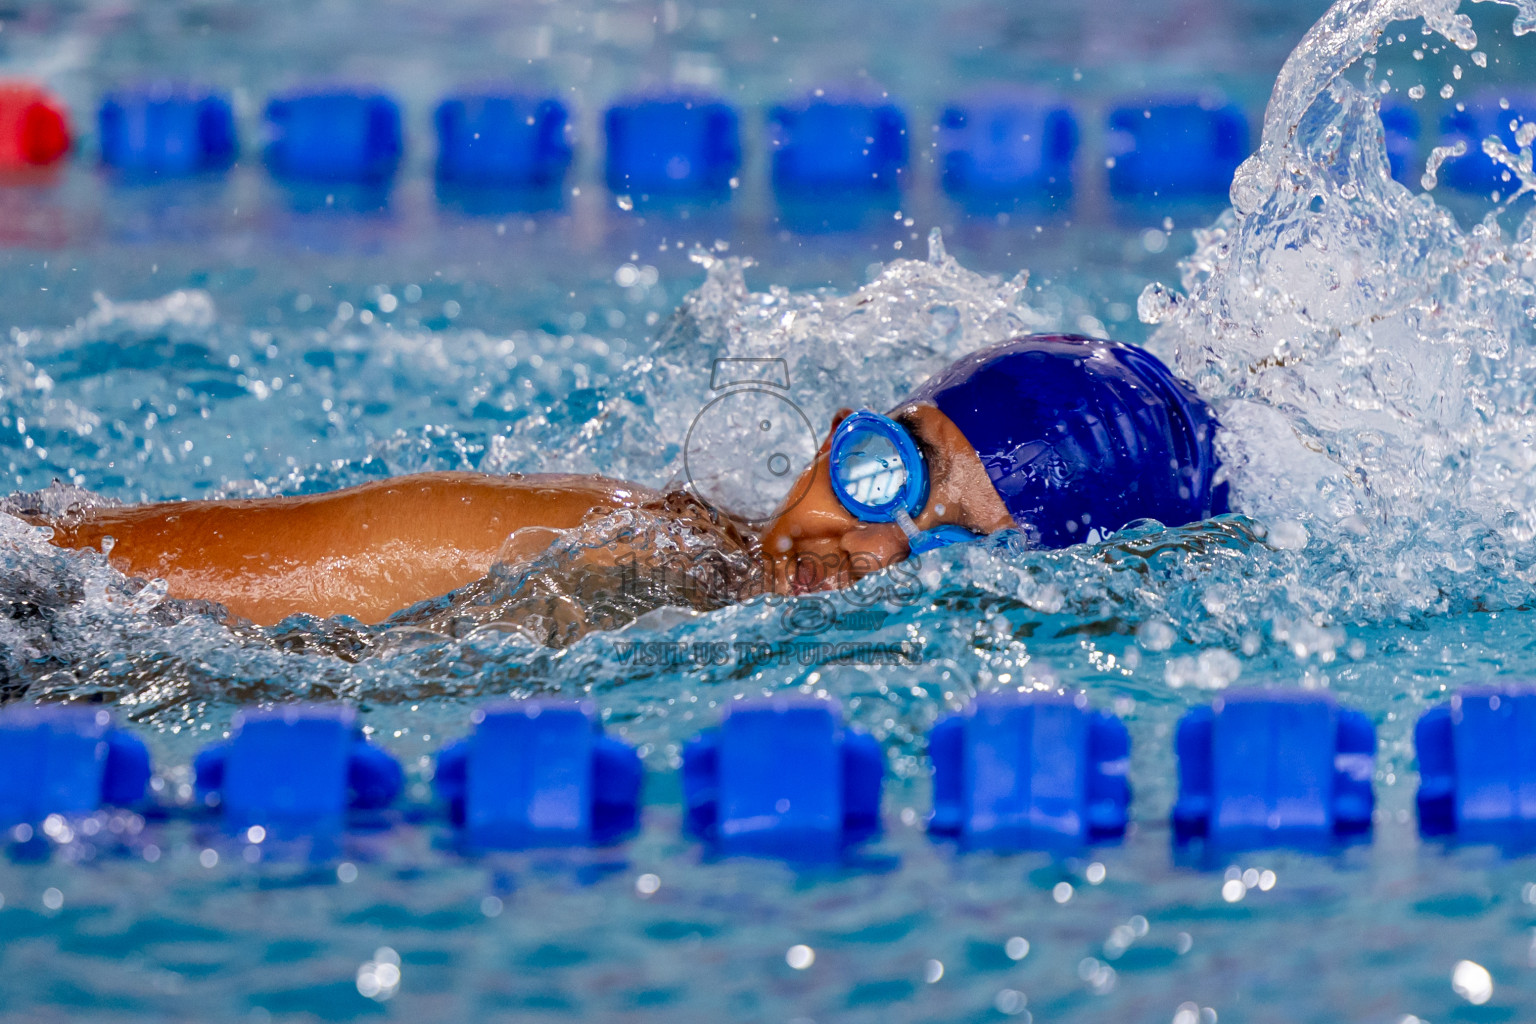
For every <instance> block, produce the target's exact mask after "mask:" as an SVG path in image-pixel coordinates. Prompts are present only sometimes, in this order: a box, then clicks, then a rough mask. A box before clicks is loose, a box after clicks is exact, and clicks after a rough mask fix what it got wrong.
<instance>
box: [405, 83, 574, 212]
mask: <svg viewBox="0 0 1536 1024" xmlns="http://www.w3.org/2000/svg"><path fill="white" fill-rule="evenodd" d="M434 123H435V125H436V127H437V180H438V181H439V182H440V183H443V184H449V185H463V186H470V187H475V188H499V189H545V188H552V187H554V188H558V187H559V186H560V184H561V182H562V181H564V180H565V175H566V171H567V170H568V169H569V168H570V166H571V159H572V156H573V153H572V150H571V141H570V131H571V125H570V112H569V111H568V110H567V109H566V107H565V104H563V103H561V102H560V101H559V100H558V99H555V98H554V97H541V96H529V95H523V94H520V93H484V92H478V93H460V94H456V95H453V96H449V97H448V98H447V99H445V100H443V101H442V103H440V104H438V107H437V112H436V115H435V117H434Z"/></svg>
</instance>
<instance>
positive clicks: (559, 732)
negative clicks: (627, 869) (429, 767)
mask: <svg viewBox="0 0 1536 1024" xmlns="http://www.w3.org/2000/svg"><path fill="white" fill-rule="evenodd" d="M473 721H474V724H475V731H474V733H473V734H472V735H471V736H470V737H469V738H468V739H465V740H461V741H459V742H457V743H454V744H451V745H449V746H447V747H445V748H444V749H443V751H442V752H441V753H440V754H439V755H438V760H437V773H436V775H435V777H434V779H433V783H434V785H435V786H436V788H437V793H438V796H439V797H440V798H441V799H442V800H443V801H444V803H446V804H447V805H448V811H449V817H450V819H451V820H452V821H453V823H454V824H455V825H457V826H458V827H459V828H461V829H462V830H463V835H464V838H465V840H466V842H467V843H468V844H469V845H470V846H473V847H478V848H482V849H525V848H529V847H539V846H603V845H607V844H610V843H614V842H617V841H618V840H619V839H622V838H624V837H625V836H627V835H629V834H630V833H631V832H633V831H634V830H635V829H636V828H637V827H638V825H639V820H640V787H641V781H642V776H643V773H642V770H641V765H640V756H639V754H637V753H636V752H635V749H634V748H633V747H631V746H629V745H628V744H626V743H623V742H622V741H620V740H617V739H614V738H612V737H610V736H606V735H604V734H603V728H602V725H601V723H600V722H599V721H598V719H597V716H596V714H595V713H594V711H593V708H592V705H590V704H586V703H576V702H556V701H520V702H517V703H508V704H503V705H500V706H497V707H491V708H485V709H482V710H478V711H476V712H475V713H474V717H473Z"/></svg>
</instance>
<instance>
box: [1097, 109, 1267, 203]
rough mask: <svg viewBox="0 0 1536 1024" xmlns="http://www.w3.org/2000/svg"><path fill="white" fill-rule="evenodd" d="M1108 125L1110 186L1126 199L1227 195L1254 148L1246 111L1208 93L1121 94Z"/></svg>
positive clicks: (1110, 114) (1194, 197)
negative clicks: (1134, 96) (1198, 95)
mask: <svg viewBox="0 0 1536 1024" xmlns="http://www.w3.org/2000/svg"><path fill="white" fill-rule="evenodd" d="M1108 129H1109V133H1108V137H1107V138H1106V140H1105V146H1106V151H1107V155H1108V158H1109V160H1111V161H1112V163H1110V165H1109V191H1110V194H1111V195H1112V196H1114V197H1115V198H1116V199H1121V200H1129V201H1139V200H1149V199H1163V200H1167V199H1200V198H1214V197H1218V196H1224V195H1226V194H1227V192H1228V190H1229V189H1230V188H1231V187H1232V173H1233V172H1234V171H1236V170H1237V166H1238V164H1240V163H1242V162H1243V160H1244V159H1246V158H1247V156H1248V152H1249V145H1248V134H1249V133H1248V118H1247V116H1246V115H1245V114H1244V113H1243V112H1242V110H1241V109H1240V108H1238V107H1237V106H1235V105H1233V104H1230V103H1223V102H1220V101H1213V100H1210V99H1205V98H1196V97H1178V96H1149V97H1145V98H1142V99H1136V100H1122V101H1121V102H1119V103H1118V104H1116V105H1115V106H1114V107H1113V109H1111V110H1110V112H1109V118H1108Z"/></svg>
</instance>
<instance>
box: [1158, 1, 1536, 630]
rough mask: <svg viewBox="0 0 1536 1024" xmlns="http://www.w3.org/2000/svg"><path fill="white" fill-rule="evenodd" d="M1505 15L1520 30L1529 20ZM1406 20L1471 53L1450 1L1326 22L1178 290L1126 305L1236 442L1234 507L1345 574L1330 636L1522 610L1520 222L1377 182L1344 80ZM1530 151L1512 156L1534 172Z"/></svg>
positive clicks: (1530, 292)
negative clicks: (1289, 530)
mask: <svg viewBox="0 0 1536 1024" xmlns="http://www.w3.org/2000/svg"><path fill="white" fill-rule="evenodd" d="M1515 6H1517V7H1518V8H1519V16H1518V17H1517V20H1516V31H1517V32H1523V31H1527V30H1529V28H1530V27H1531V26H1532V25H1533V24H1536V22H1533V21H1532V18H1533V17H1536V8H1533V7H1532V6H1531V5H1530V4H1529V3H1528V2H1525V0H1522V2H1521V3H1518V4H1515ZM1408 17H1421V18H1423V20H1424V22H1425V24H1426V25H1427V26H1428V27H1429V28H1430V29H1432V30H1434V31H1437V32H1439V33H1440V34H1442V35H1444V36H1445V37H1446V38H1447V39H1449V40H1450V41H1451V42H1453V43H1455V44H1456V45H1457V46H1460V47H1462V48H1463V49H1471V48H1472V47H1474V46H1475V45H1476V37H1475V35H1474V34H1473V33H1472V31H1471V27H1470V22H1469V21H1468V19H1467V18H1466V16H1465V15H1463V14H1460V13H1458V11H1457V4H1456V3H1455V2H1454V0H1452V2H1441V0H1428V2H1407V0H1403V2H1397V0H1378V2H1341V3H1338V4H1336V5H1335V6H1334V8H1333V9H1332V10H1331V11H1329V13H1328V14H1327V15H1325V17H1324V18H1323V19H1322V21H1320V22H1319V23H1318V26H1317V27H1316V28H1314V30H1313V31H1312V32H1311V33H1309V34H1308V36H1307V38H1306V39H1305V40H1304V41H1303V43H1302V45H1301V46H1299V47H1298V48H1297V50H1296V52H1295V53H1294V54H1293V55H1292V56H1291V58H1290V60H1288V61H1287V63H1286V67H1285V70H1284V71H1282V73H1281V75H1280V78H1279V80H1278V81H1277V83H1276V87H1275V93H1274V98H1273V99H1272V100H1271V102H1270V107H1269V111H1268V114H1267V117H1266V124H1265V130H1264V142H1263V145H1262V146H1261V147H1260V150H1259V152H1258V153H1257V154H1255V156H1254V157H1253V158H1252V159H1251V160H1250V161H1249V162H1248V163H1247V164H1245V165H1244V166H1243V168H1242V169H1241V170H1240V171H1239V173H1238V175H1237V178H1236V179H1235V181H1234V184H1233V204H1234V209H1233V210H1231V211H1229V212H1228V213H1227V214H1226V215H1225V216H1223V217H1222V218H1221V219H1220V220H1219V221H1218V222H1217V223H1216V224H1215V225H1214V226H1212V227H1211V228H1210V229H1208V230H1206V231H1204V232H1199V233H1197V240H1198V246H1197V250H1196V252H1195V254H1194V255H1193V256H1192V257H1191V258H1190V259H1189V260H1188V261H1187V262H1186V263H1185V264H1184V266H1183V282H1182V284H1183V292H1184V294H1183V295H1174V294H1172V293H1169V292H1167V291H1166V290H1165V289H1151V290H1149V291H1148V292H1147V293H1146V294H1145V295H1144V296H1143V299H1142V302H1141V304H1140V309H1141V312H1142V314H1143V316H1144V317H1145V318H1146V319H1147V320H1149V321H1152V322H1157V323H1159V325H1160V326H1159V328H1158V330H1157V332H1156V334H1155V336H1154V339H1153V344H1154V345H1159V344H1160V345H1163V346H1166V349H1167V350H1171V351H1174V352H1175V353H1176V358H1177V362H1178V366H1179V368H1180V370H1181V371H1182V372H1183V373H1184V374H1186V375H1187V376H1189V377H1190V378H1191V379H1193V380H1194V381H1195V382H1196V383H1197V384H1198V386H1199V387H1200V389H1201V391H1202V393H1203V394H1204V395H1206V396H1207V397H1208V398H1209V399H1211V400H1212V401H1213V402H1215V403H1216V405H1217V406H1218V408H1219V410H1220V414H1221V416H1222V418H1223V421H1224V423H1225V424H1226V426H1227V427H1228V428H1229V429H1228V431H1227V434H1226V441H1225V445H1226V449H1225V457H1226V461H1227V464H1228V466H1229V467H1230V471H1231V473H1232V477H1233V482H1234V487H1235V490H1236V494H1237V503H1238V505H1239V507H1242V508H1243V509H1245V510H1246V511H1248V512H1249V513H1251V514H1253V515H1255V516H1257V517H1258V518H1260V519H1261V520H1263V521H1265V522H1267V523H1269V524H1271V526H1272V528H1273V526H1275V525H1277V524H1287V523H1297V524H1300V525H1302V526H1304V528H1305V529H1306V530H1307V531H1308V533H1309V534H1310V536H1311V537H1312V538H1313V539H1312V544H1311V548H1312V553H1311V555H1310V559H1309V561H1307V562H1306V563H1305V565H1304V566H1303V568H1304V577H1311V578H1313V579H1315V580H1319V581H1321V580H1322V579H1323V578H1324V577H1325V574H1326V573H1329V572H1332V571H1334V570H1335V569H1338V570H1343V571H1340V572H1339V573H1338V582H1339V583H1340V585H1341V588H1342V589H1341V590H1340V592H1339V593H1338V595H1337V596H1335V597H1334V598H1332V599H1329V600H1324V601H1322V602H1321V603H1320V604H1319V606H1318V607H1317V609H1316V610H1317V611H1318V612H1321V613H1323V614H1326V615H1329V616H1339V617H1343V618H1362V617H1363V618H1371V617H1381V616H1387V617H1392V616H1402V615H1411V614H1416V613H1421V612H1439V611H1445V610H1452V609H1466V608H1505V607H1516V606H1521V605H1524V604H1527V603H1529V602H1530V601H1531V600H1532V599H1533V597H1536V589H1533V588H1536V558H1533V553H1532V551H1531V546H1530V540H1531V539H1532V538H1533V536H1536V487H1533V482H1536V478H1533V470H1536V460H1533V457H1532V453H1531V449H1530V446H1529V443H1528V440H1529V438H1530V437H1531V436H1532V434H1533V432H1536V409H1533V406H1532V403H1531V398H1530V396H1531V394H1532V390H1533V387H1536V350H1533V340H1536V339H1533V335H1532V329H1531V325H1532V313H1533V312H1536V280H1533V278H1532V274H1531V273H1530V269H1531V268H1536V263H1532V262H1531V260H1532V259H1533V257H1536V247H1533V244H1536V239H1533V222H1532V220H1531V219H1530V218H1529V217H1528V218H1527V219H1526V220H1525V222H1524V223H1522V224H1521V226H1520V227H1519V228H1518V230H1517V231H1516V232H1515V234H1514V236H1513V237H1506V235H1505V234H1504V231H1503V229H1502V227H1501V225H1500V222H1499V220H1498V217H1497V212H1495V213H1491V214H1490V215H1489V216H1488V217H1487V218H1486V219H1484V220H1483V221H1481V222H1479V223H1477V224H1475V225H1473V226H1472V227H1471V229H1470V230H1463V229H1462V228H1460V227H1459V226H1458V224H1457V222H1456V220H1455V218H1454V217H1453V216H1452V215H1451V214H1450V213H1449V212H1447V211H1445V210H1443V209H1441V208H1440V207H1438V206H1437V205H1436V204H1435V202H1434V200H1433V199H1432V198H1431V197H1429V196H1427V195H1413V194H1411V193H1410V192H1408V190H1407V189H1405V188H1403V187H1402V186H1400V185H1398V184H1397V183H1396V182H1394V181H1392V180H1391V178H1390V175H1389V173H1388V168H1387V160H1386V153H1385V149H1384V146H1383V139H1382V129H1381V124H1380V121H1379V116H1378V111H1377V99H1376V96H1375V92H1374V90H1368V89H1366V88H1361V87H1357V86H1356V85H1355V84H1353V83H1351V82H1350V81H1348V80H1347V78H1346V77H1345V73H1346V72H1347V71H1348V70H1349V69H1350V67H1351V65H1353V64H1354V63H1356V62H1357V61H1359V60H1360V59H1361V58H1362V57H1363V56H1364V55H1365V54H1366V53H1367V52H1369V51H1370V49H1371V48H1372V47H1373V46H1374V45H1375V39H1376V37H1377V36H1378V35H1379V34H1380V33H1381V32H1382V31H1383V29H1384V28H1385V27H1386V25H1387V24H1389V23H1390V22H1392V21H1395V20H1399V19H1402V18H1408ZM1529 142H1530V138H1529V137H1527V138H1526V139H1525V140H1524V143H1525V150H1524V153H1523V156H1520V157H1513V156H1510V155H1508V154H1505V155H1504V157H1503V159H1504V161H1505V162H1506V164H1508V165H1510V166H1511V167H1512V168H1514V169H1515V170H1516V171H1517V173H1523V174H1524V175H1525V176H1526V177H1527V178H1528V177H1529V174H1530V172H1529V164H1530V153H1529ZM1500 148H1502V147H1500ZM1490 153H1492V150H1491V149H1490ZM1442 159H1443V155H1442ZM1437 169H1438V168H1437V166H1435V162H1434V161H1432V163H1431V166H1430V167H1429V168H1428V169H1427V171H1426V179H1431V178H1432V177H1433V176H1434V173H1435V171H1436V170H1437ZM1427 183H1428V182H1426V184H1427ZM1526 187H1527V186H1525V185H1522V191H1523V190H1525V188H1526ZM1346 574H1347V575H1348V576H1349V577H1352V579H1346V578H1345V577H1346Z"/></svg>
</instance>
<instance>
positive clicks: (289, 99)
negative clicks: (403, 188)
mask: <svg viewBox="0 0 1536 1024" xmlns="http://www.w3.org/2000/svg"><path fill="white" fill-rule="evenodd" d="M266 120H267V125H268V129H269V131H270V133H271V141H270V142H269V143H268V144H267V147H266V161H267V166H268V167H269V168H270V169H271V171H272V173H273V175H275V176H276V177H278V178H283V179H288V180H292V181H299V182H318V183H326V182H342V183H351V184H359V185H379V184H382V183H384V182H387V181H388V180H389V179H390V178H392V177H393V176H394V173H395V170H396V168H397V167H398V166H399V164H400V158H401V155H402V154H403V153H404V150H405V147H404V142H403V141H402V136H401V128H400V107H399V105H398V104H396V103H395V101H394V100H393V99H391V98H390V97H388V96H386V95H384V94H383V93H379V92H371V91H316V92H296V93H290V94H288V95H285V96H277V97H274V98H273V99H271V100H270V101H268V103H267V109H266Z"/></svg>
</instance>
